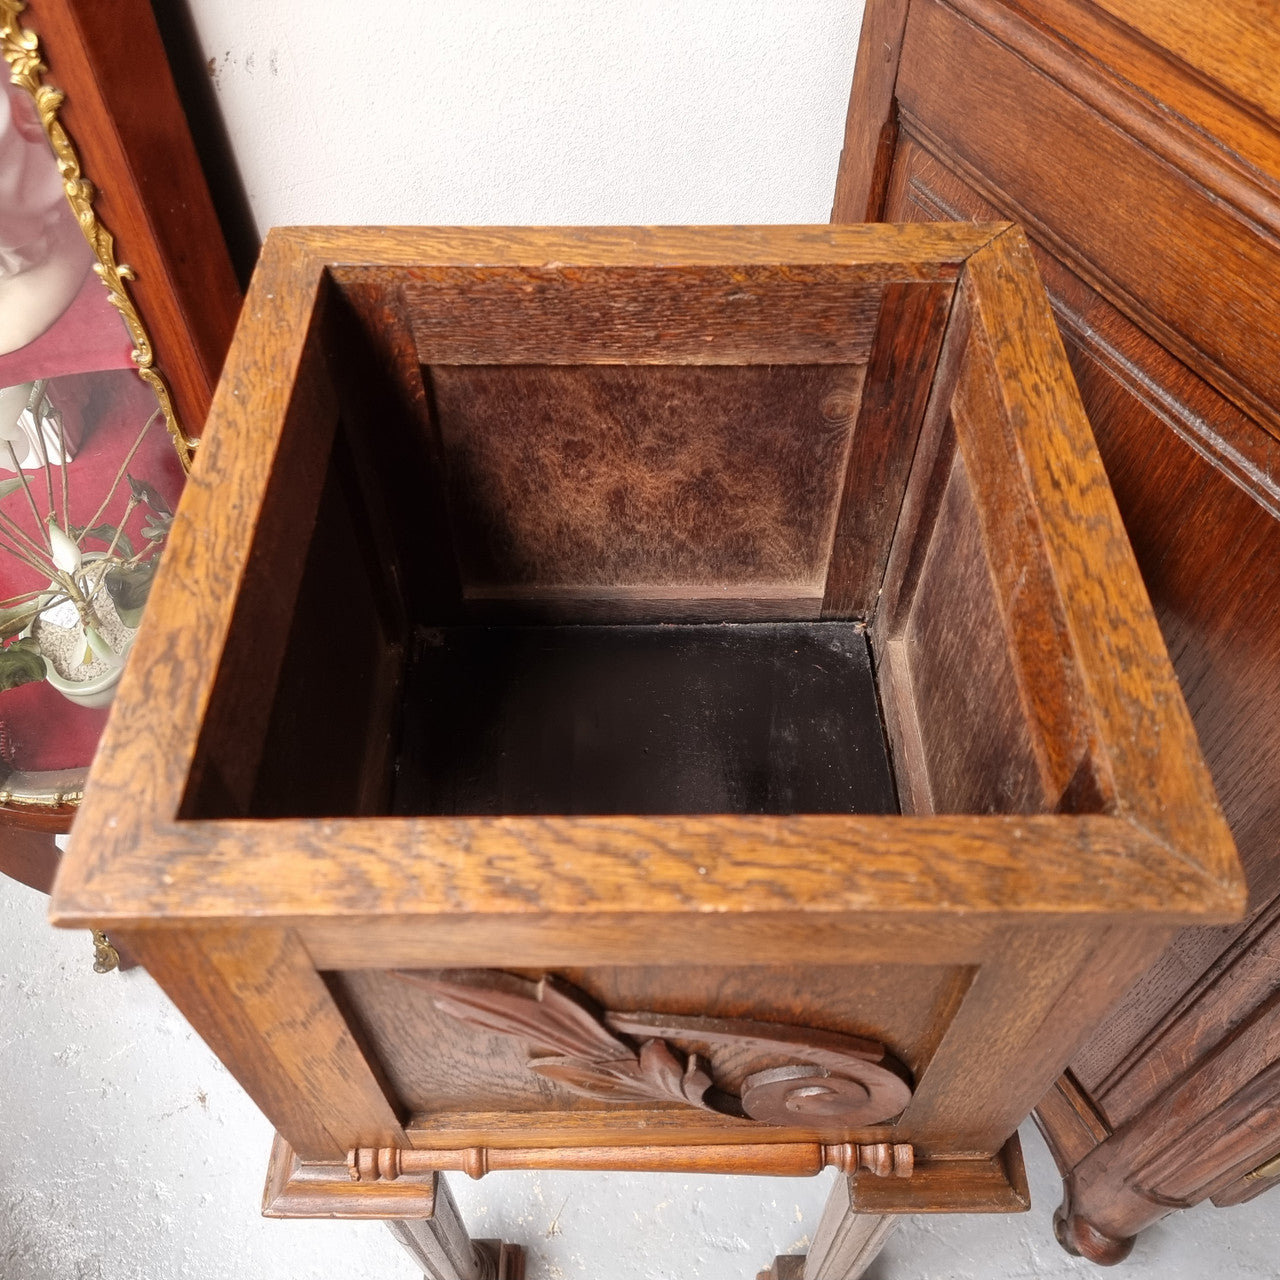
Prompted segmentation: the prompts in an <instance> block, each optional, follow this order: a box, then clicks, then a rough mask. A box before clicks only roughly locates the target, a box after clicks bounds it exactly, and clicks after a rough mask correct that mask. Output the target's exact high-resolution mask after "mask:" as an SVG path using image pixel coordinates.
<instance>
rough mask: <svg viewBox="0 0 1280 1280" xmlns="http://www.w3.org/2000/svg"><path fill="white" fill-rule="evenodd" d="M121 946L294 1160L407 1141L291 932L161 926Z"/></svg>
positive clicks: (337, 1154)
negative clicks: (220, 1063)
mask: <svg viewBox="0 0 1280 1280" xmlns="http://www.w3.org/2000/svg"><path fill="white" fill-rule="evenodd" d="M128 945H129V948H130V950H131V951H132V952H134V953H135V954H136V955H137V957H138V959H139V960H140V961H141V963H142V964H144V965H145V966H146V968H147V970H148V972H149V973H150V974H151V976H152V977H153V978H155V980H156V981H157V982H158V983H159V984H160V985H161V986H162V987H163V988H164V990H165V992H166V994H167V995H168V996H169V998H170V999H171V1000H172V1001H173V1002H174V1004H176V1005H177V1006H178V1008H179V1009H180V1010H181V1011H182V1013H183V1014H184V1015H185V1017H186V1018H187V1020H188V1021H189V1022H190V1023H191V1025H192V1026H193V1027H195V1029H196V1031H198V1032H199V1033H200V1035H201V1036H202V1037H203V1038H204V1039H205V1040H206V1041H207V1042H208V1043H209V1045H210V1047H211V1048H212V1049H213V1051H214V1052H215V1053H216V1054H218V1056H219V1057H220V1058H221V1059H222V1060H223V1062H225V1063H226V1065H227V1067H228V1069H229V1070H230V1071H231V1072H232V1073H233V1074H234V1075H235V1077H236V1079H237V1080H239V1082H240V1083H241V1084H242V1085H243V1086H244V1087H245V1089H246V1090H247V1091H248V1093H249V1096H250V1097H252V1098H253V1100H254V1101H255V1102H256V1103H257V1104H258V1106H259V1107H261V1108H262V1110H263V1112H264V1113H265V1114H266V1115H267V1116H268V1117H269V1118H270V1119H271V1122H272V1123H273V1124H274V1125H275V1126H276V1128H277V1130H279V1132H280V1134H281V1136H282V1137H283V1138H284V1139H285V1141H286V1142H288V1143H289V1145H290V1146H292V1147H293V1149H294V1150H295V1151H296V1152H297V1153H298V1154H299V1155H300V1156H302V1157H304V1158H307V1159H314V1160H323V1159H326V1158H328V1159H333V1158H335V1157H337V1158H341V1157H342V1156H344V1155H345V1153H346V1152H347V1150H348V1149H349V1148H351V1147H355V1146H378V1147H381V1146H391V1145H405V1144H406V1138H405V1135H404V1131H403V1129H401V1127H400V1122H399V1118H398V1116H397V1114H396V1105H395V1104H393V1103H392V1102H390V1101H389V1100H388V1098H387V1095H386V1093H385V1092H384V1090H383V1087H382V1085H381V1084H380V1082H379V1080H378V1078H377V1077H376V1076H375V1074H374V1071H373V1069H372V1068H371V1067H370V1065H369V1062H368V1061H367V1060H366V1058H365V1056H364V1054H363V1053H362V1052H361V1050H360V1048H359V1046H358V1045H357V1043H356V1041H355V1038H354V1037H353V1036H352V1034H351V1030H350V1028H349V1027H348V1026H347V1023H346V1021H345V1020H344V1018H343V1017H342V1015H341V1013H340V1012H339V1011H338V1007H337V1005H335V1004H334V1002H333V998H332V996H331V995H330V994H329V991H328V988H327V987H326V986H325V984H324V982H323V981H322V980H321V978H320V976H319V975H318V974H317V973H316V971H315V968H314V967H313V966H312V964H311V960H310V957H309V956H308V955H307V953H306V951H305V950H304V949H303V947H302V944H301V943H300V942H299V941H298V939H297V936H296V935H295V934H293V933H291V932H288V931H286V930H276V929H253V928H221V929H219V928H209V929H206V930H203V931H202V932H201V934H200V935H199V937H196V936H195V935H193V934H190V933H180V932H178V931H176V930H163V929H161V930H151V931H141V932H137V933H134V934H131V935H130V936H129V938H128Z"/></svg>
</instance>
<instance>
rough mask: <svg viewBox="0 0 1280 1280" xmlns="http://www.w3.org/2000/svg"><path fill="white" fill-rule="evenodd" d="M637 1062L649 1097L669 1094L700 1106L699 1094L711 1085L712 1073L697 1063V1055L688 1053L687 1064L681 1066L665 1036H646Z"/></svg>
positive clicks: (675, 1099) (665, 1096)
mask: <svg viewBox="0 0 1280 1280" xmlns="http://www.w3.org/2000/svg"><path fill="white" fill-rule="evenodd" d="M639 1065H640V1075H641V1078H642V1079H643V1080H644V1082H645V1084H646V1086H647V1087H648V1096H649V1097H652V1098H669V1099H671V1100H672V1101H674V1102H688V1103H692V1104H693V1106H695V1107H700V1106H702V1095H703V1094H704V1093H706V1091H707V1090H708V1089H710V1088H711V1077H710V1076H709V1075H707V1073H706V1072H705V1071H703V1070H702V1069H701V1068H700V1067H699V1066H698V1055H697V1054H690V1055H689V1061H688V1064H687V1065H686V1066H683V1067H682V1066H681V1065H680V1059H679V1058H678V1057H677V1056H676V1055H675V1054H674V1053H672V1052H671V1050H670V1049H669V1048H668V1047H667V1043H666V1041H665V1040H646V1041H645V1042H644V1044H642V1045H641V1046H640V1058H639Z"/></svg>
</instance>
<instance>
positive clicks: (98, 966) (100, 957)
mask: <svg viewBox="0 0 1280 1280" xmlns="http://www.w3.org/2000/svg"><path fill="white" fill-rule="evenodd" d="M119 967H120V953H119V952H118V951H117V950H116V949H115V947H113V946H112V945H111V941H110V939H109V938H108V937H107V935H106V934H105V933H103V932H102V930H101V929H95V930H94V931H93V971H94V973H110V972H111V971H112V970H113V969H118V968H119Z"/></svg>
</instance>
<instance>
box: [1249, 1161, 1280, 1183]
mask: <svg viewBox="0 0 1280 1280" xmlns="http://www.w3.org/2000/svg"><path fill="white" fill-rule="evenodd" d="M1264 1178H1280V1156H1272V1157H1271V1159H1270V1160H1268V1161H1267V1162H1266V1164H1260V1165H1259V1166H1258V1167H1257V1168H1256V1169H1255V1170H1254V1171H1253V1172H1252V1173H1246V1174H1245V1175H1244V1180H1245V1181H1246V1182H1261V1181H1262V1180H1263V1179H1264Z"/></svg>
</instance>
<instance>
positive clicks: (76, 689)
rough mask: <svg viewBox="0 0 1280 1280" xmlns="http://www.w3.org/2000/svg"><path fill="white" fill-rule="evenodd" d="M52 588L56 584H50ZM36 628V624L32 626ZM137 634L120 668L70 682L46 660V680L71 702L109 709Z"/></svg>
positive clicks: (97, 556) (124, 651)
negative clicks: (125, 660) (87, 678)
mask: <svg viewBox="0 0 1280 1280" xmlns="http://www.w3.org/2000/svg"><path fill="white" fill-rule="evenodd" d="M103 554H104V553H103V552H100V551H91V552H89V553H88V554H87V555H86V556H85V561H86V563H88V562H90V561H93V560H100V559H101V558H102V556H103ZM49 585H50V586H51V587H52V586H54V585H55V584H54V583H52V582H51V583H50V584H49ZM32 626H34V623H33V624H32ZM31 630H32V628H31V627H28V628H27V629H26V631H25V632H24V633H23V634H24V635H30V634H31ZM134 634H136V633H130V635H129V638H128V640H127V641H126V642H125V646H124V648H123V649H122V650H121V651H120V655H119V656H120V658H121V663H120V665H119V666H118V667H113V668H112V669H111V670H110V671H104V672H103V673H102V674H101V675H97V676H94V677H93V678H92V679H90V680H68V679H66V678H65V677H63V676H60V675H59V674H58V673H57V672H56V671H55V670H54V669H53V664H52V663H51V662H48V661H47V660H46V662H45V667H46V671H45V677H44V678H45V679H46V680H47V681H48V682H49V683H50V684H51V685H52V686H53V687H54V688H55V689H57V691H58V692H59V693H60V694H62V696H63V697H64V698H66V699H67V700H68V701H69V702H74V703H75V704H76V705H77V706H80V707H90V708H96V707H109V706H110V705H111V700H112V699H113V698H114V697H115V696H116V685H117V684H119V683H120V675H121V673H122V672H123V671H124V661H123V660H124V659H125V658H126V657H128V654H129V650H130V649H132V648H133V637H134Z"/></svg>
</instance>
